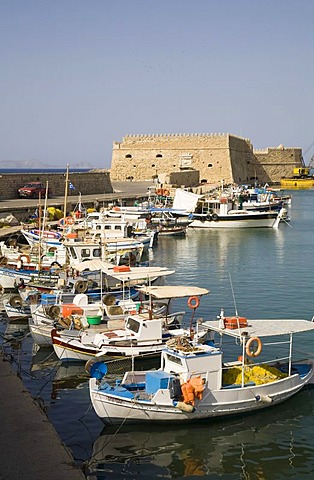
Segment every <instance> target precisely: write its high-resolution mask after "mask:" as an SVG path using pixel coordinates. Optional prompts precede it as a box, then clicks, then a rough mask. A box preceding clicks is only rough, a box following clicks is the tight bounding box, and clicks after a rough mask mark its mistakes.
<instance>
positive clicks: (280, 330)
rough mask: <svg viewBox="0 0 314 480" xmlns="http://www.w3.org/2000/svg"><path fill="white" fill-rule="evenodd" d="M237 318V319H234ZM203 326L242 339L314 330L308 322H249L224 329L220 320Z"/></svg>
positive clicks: (297, 320)
mask: <svg viewBox="0 0 314 480" xmlns="http://www.w3.org/2000/svg"><path fill="white" fill-rule="evenodd" d="M234 318H236V317H234ZM203 325H205V326H206V327H208V328H210V329H211V330H213V331H215V332H218V333H220V334H226V335H229V336H231V337H236V338H241V337H243V336H250V337H255V336H256V337H272V336H274V335H289V334H295V333H302V332H307V331H311V330H314V322H309V321H308V320H302V319H296V320H286V319H285V320H281V319H274V320H271V319H269V320H249V319H248V325H247V326H246V327H242V328H235V329H228V328H222V327H221V322H220V321H219V320H213V321H205V322H203Z"/></svg>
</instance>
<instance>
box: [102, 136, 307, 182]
mask: <svg viewBox="0 0 314 480" xmlns="http://www.w3.org/2000/svg"><path fill="white" fill-rule="evenodd" d="M301 158H302V150H301V149H299V148H285V147H283V146H282V145H281V146H279V147H277V148H267V149H266V150H262V151H258V150H257V151H256V150H253V145H252V144H251V142H250V140H249V139H245V138H241V137H238V136H236V135H231V134H209V133H207V134H173V135H128V136H126V137H124V138H123V139H122V142H115V143H114V144H113V152H112V164H111V170H110V174H111V179H112V180H120V181H125V180H126V179H127V178H128V177H133V179H134V180H151V179H153V178H154V177H156V176H158V174H165V175H166V176H169V175H170V174H171V173H172V172H179V171H188V170H198V171H199V172H200V180H207V182H208V183H219V182H220V181H221V180H222V179H223V180H224V183H225V184H229V183H237V184H241V183H254V181H255V180H257V181H258V182H260V183H266V182H268V183H276V182H279V181H280V178H281V177H283V176H290V175H291V173H292V169H293V167H294V166H300V162H301Z"/></svg>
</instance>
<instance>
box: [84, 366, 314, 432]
mask: <svg viewBox="0 0 314 480" xmlns="http://www.w3.org/2000/svg"><path fill="white" fill-rule="evenodd" d="M312 374H313V370H311V371H310V373H309V374H308V375H307V376H306V377H305V378H300V376H299V375H298V374H295V375H293V376H290V377H288V378H284V379H281V380H278V381H276V382H272V383H269V384H264V385H255V386H252V387H243V388H241V387H238V388H231V389H228V388H222V389H220V390H216V391H210V390H207V391H205V392H204V396H203V399H202V401H200V403H199V404H198V405H196V408H195V411H194V412H185V411H182V410H180V409H179V408H178V407H175V406H174V405H173V402H172V400H171V398H170V396H169V395H168V391H165V392H164V400H163V402H161V403H160V404H156V403H153V402H150V401H149V400H142V401H141V400H138V399H136V400H135V399H134V398H132V399H130V398H121V396H115V395H112V394H108V393H106V392H105V391H102V390H100V389H99V388H98V386H97V381H96V379H95V378H91V379H90V385H89V386H90V396H91V401H92V404H93V407H94V409H95V412H96V414H97V415H98V416H99V417H100V418H101V420H102V421H103V422H104V423H105V424H107V425H114V424H120V423H121V422H122V421H123V423H139V422H145V423H146V422H157V423H168V424H169V423H181V422H182V423H184V422H195V421H200V420H207V419H211V418H217V417H225V416H230V415H238V414H245V413H249V412H253V411H256V410H261V409H263V408H267V407H269V406H272V405H277V404H279V403H281V402H283V401H285V400H287V399H288V398H290V397H291V396H292V395H294V394H296V393H297V392H298V391H299V390H301V389H302V388H303V387H304V385H306V384H307V383H308V382H309V380H310V378H311V377H312ZM258 397H260V400H259V401H258V400H257V398H258ZM159 398H160V397H159Z"/></svg>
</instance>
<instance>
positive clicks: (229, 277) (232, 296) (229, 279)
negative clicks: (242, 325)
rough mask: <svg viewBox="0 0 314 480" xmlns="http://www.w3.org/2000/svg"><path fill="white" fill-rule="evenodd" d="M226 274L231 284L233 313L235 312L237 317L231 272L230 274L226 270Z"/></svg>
mask: <svg viewBox="0 0 314 480" xmlns="http://www.w3.org/2000/svg"><path fill="white" fill-rule="evenodd" d="M228 275H229V280H230V286H231V292H232V298H233V304H234V309H235V314H236V317H238V309H237V304H236V301H235V295H234V290H233V284H232V278H231V274H230V272H229V271H228Z"/></svg>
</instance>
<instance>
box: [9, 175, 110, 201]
mask: <svg viewBox="0 0 314 480" xmlns="http://www.w3.org/2000/svg"><path fill="white" fill-rule="evenodd" d="M65 181H66V174H65V173H64V172H60V171H57V172H53V173H52V172H43V171H38V172H36V171H33V172H29V173H23V172H18V173H0V200H10V199H14V198H18V193H17V191H18V189H19V188H20V187H23V186H24V185H25V184H26V183H27V182H42V183H44V184H46V182H48V186H49V190H50V191H51V192H52V196H54V197H55V196H60V195H64V191H65ZM69 184H71V185H72V186H73V188H70V189H69V196H75V195H76V196H77V195H78V192H80V193H81V194H82V195H91V194H95V195H102V194H108V193H112V192H113V188H112V185H111V180H110V172H109V170H106V171H103V170H101V171H94V170H92V171H88V172H71V173H70V174H69Z"/></svg>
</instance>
